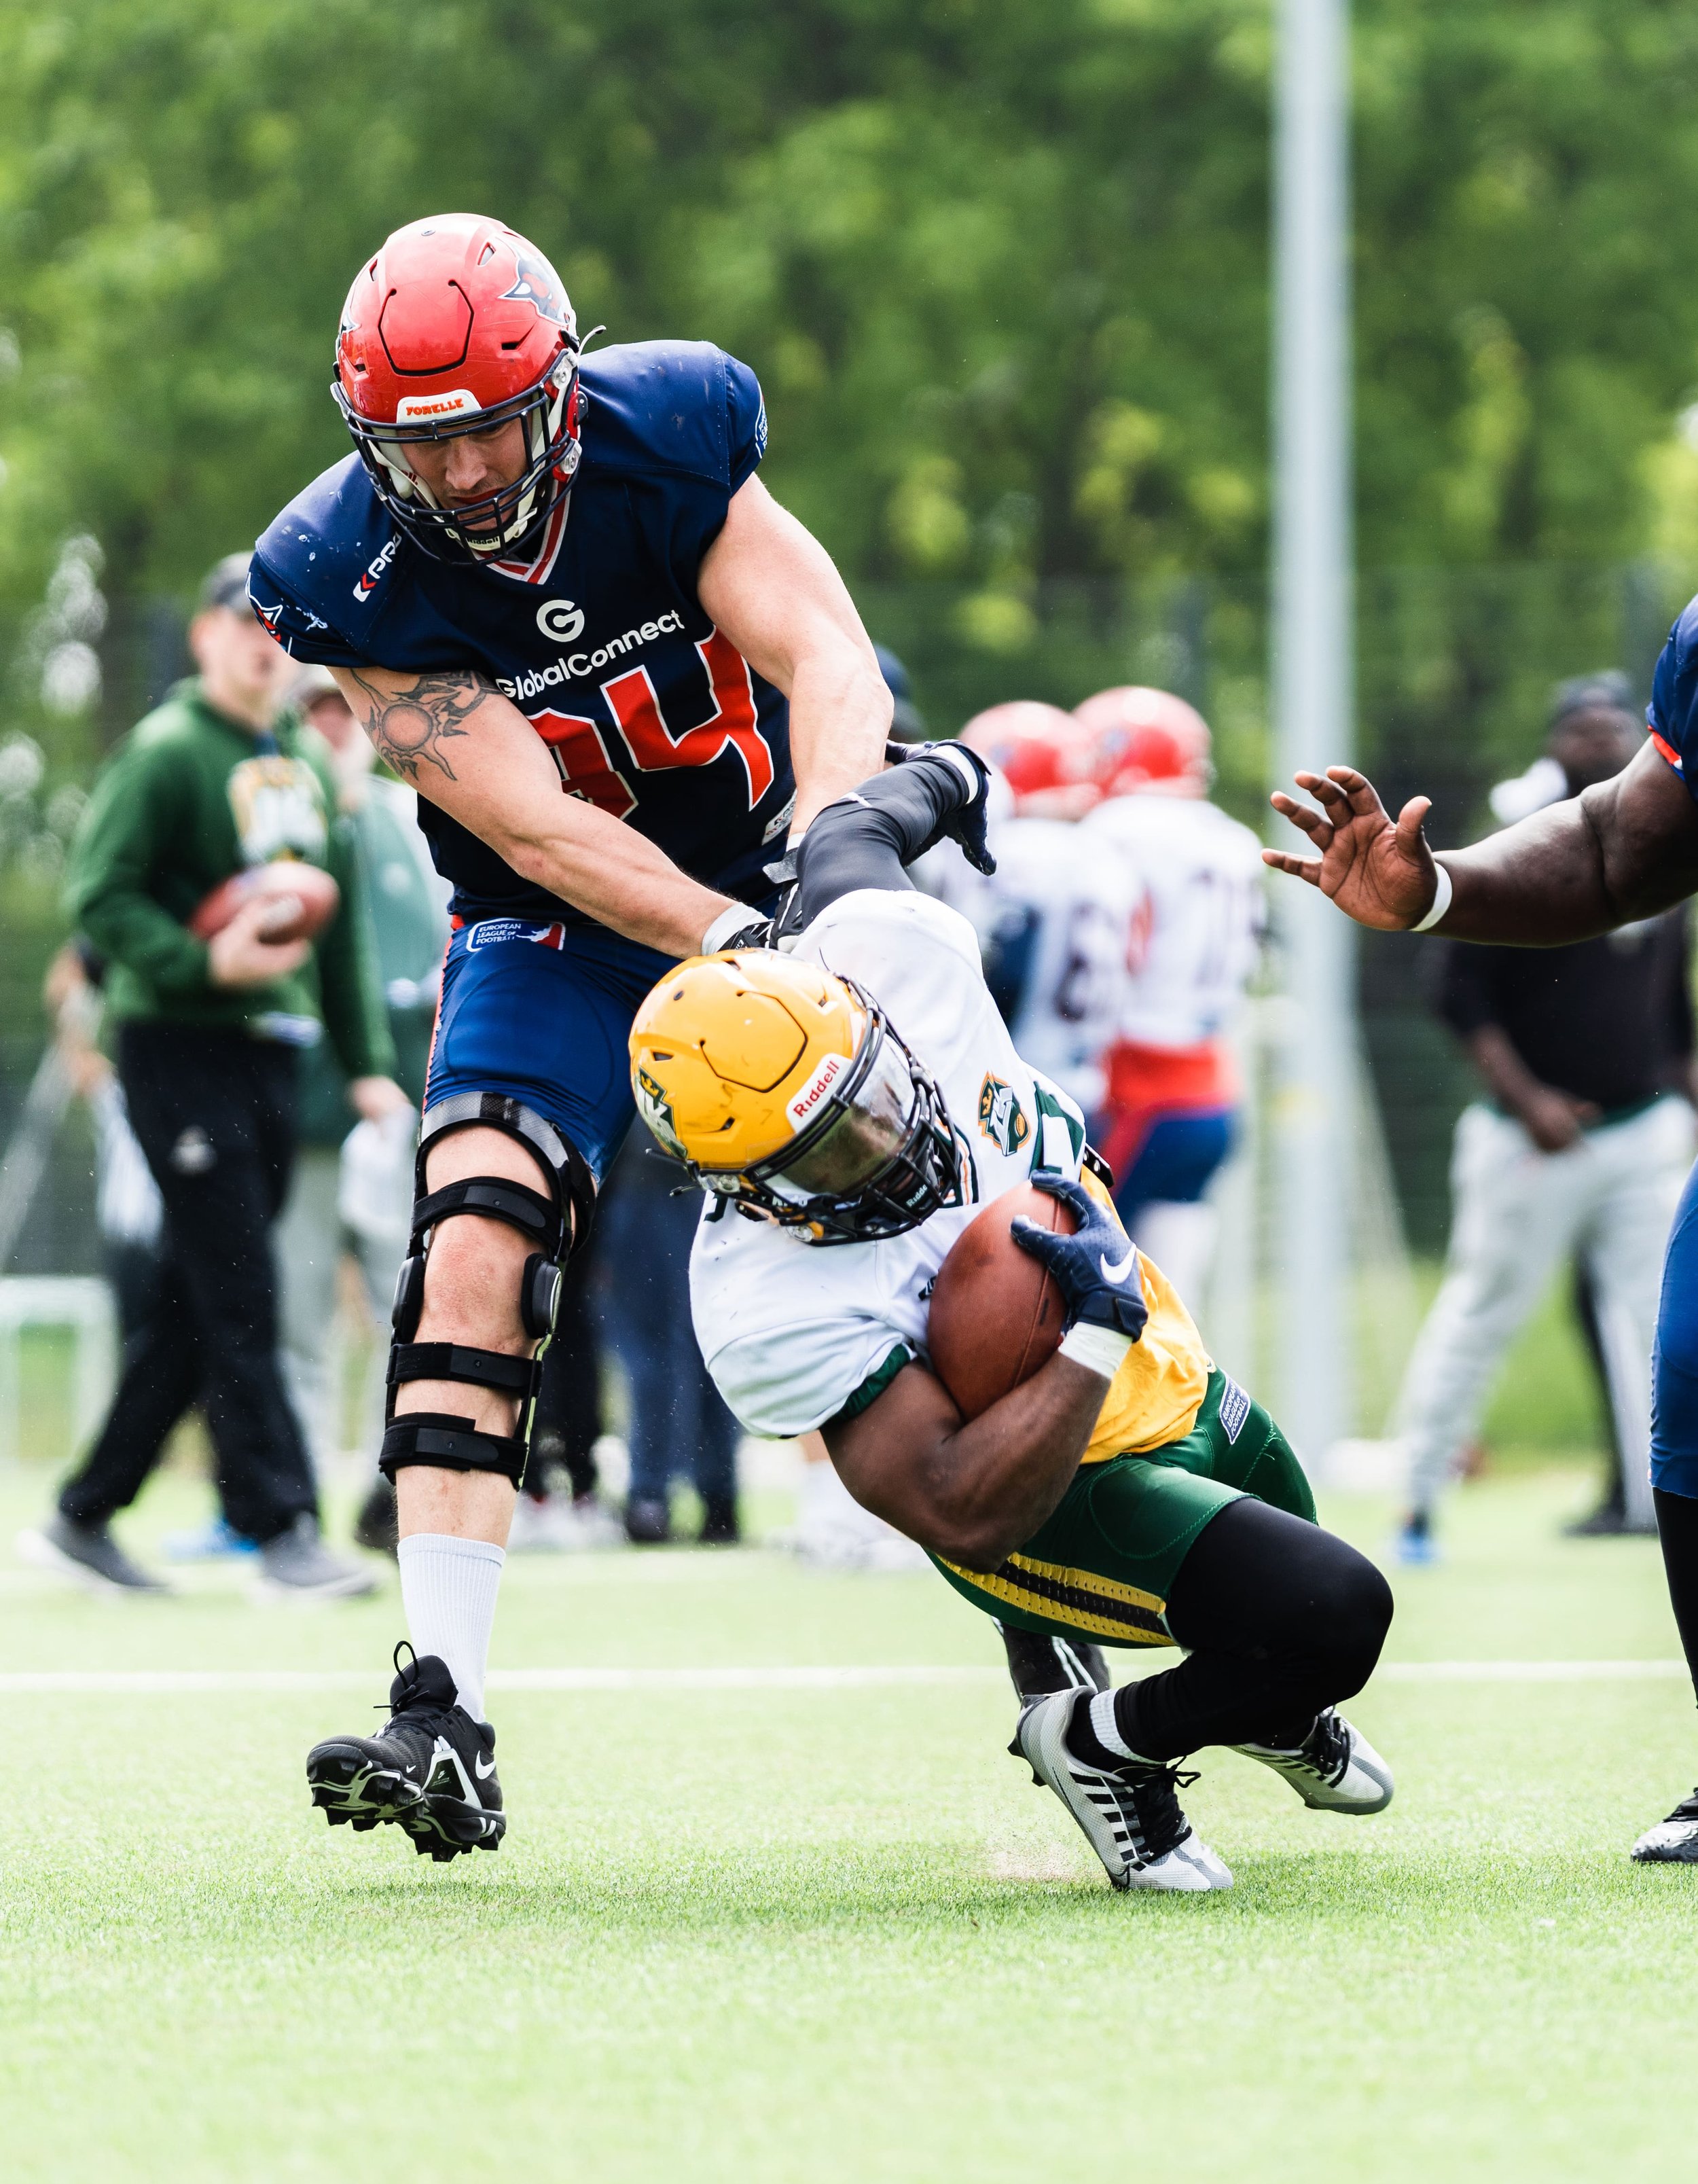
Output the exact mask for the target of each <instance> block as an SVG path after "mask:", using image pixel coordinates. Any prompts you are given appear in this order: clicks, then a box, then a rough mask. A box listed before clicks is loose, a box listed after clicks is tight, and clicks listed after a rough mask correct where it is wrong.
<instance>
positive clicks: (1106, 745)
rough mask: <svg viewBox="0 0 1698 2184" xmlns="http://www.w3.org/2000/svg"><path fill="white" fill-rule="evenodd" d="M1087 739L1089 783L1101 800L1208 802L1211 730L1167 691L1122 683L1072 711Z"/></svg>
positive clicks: (1212, 772)
mask: <svg viewBox="0 0 1698 2184" xmlns="http://www.w3.org/2000/svg"><path fill="white" fill-rule="evenodd" d="M1073 718H1074V720H1075V721H1077V723H1078V725H1079V726H1080V727H1082V728H1083V729H1084V730H1085V731H1086V733H1087V734H1088V736H1089V738H1090V742H1091V758H1090V771H1091V777H1092V778H1093V779H1094V781H1095V783H1096V784H1097V787H1098V788H1099V789H1100V791H1101V792H1102V794H1103V795H1104V796H1105V797H1108V796H1136V795H1137V794H1138V792H1139V791H1140V790H1143V789H1148V790H1150V791H1152V792H1154V793H1155V794H1160V795H1166V796H1206V795H1207V794H1208V792H1209V784H1210V783H1211V781H1212V780H1213V779H1214V777H1215V768H1214V762H1213V760H1212V759H1211V756H1210V749H1211V738H1210V735H1209V724H1208V722H1207V721H1205V719H1204V718H1203V716H1202V715H1201V714H1200V712H1198V710H1196V708H1195V707H1194V705H1187V704H1186V703H1185V700H1184V699H1183V698H1176V697H1175V696H1174V695H1173V694H1172V692H1171V691H1169V690H1148V689H1144V688H1142V687H1140V686H1139V685H1138V684H1136V683H1125V684H1122V686H1121V688H1118V689H1115V690H1099V691H1098V693H1097V694H1096V696H1095V697H1094V698H1087V699H1086V700H1085V702H1084V703H1083V705H1076V706H1075V707H1074V709H1073Z"/></svg>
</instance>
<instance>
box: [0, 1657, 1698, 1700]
mask: <svg viewBox="0 0 1698 2184" xmlns="http://www.w3.org/2000/svg"><path fill="white" fill-rule="evenodd" d="M1685 1674H1687V1669H1686V1663H1684V1661H1388V1662H1386V1663H1384V1665H1383V1667H1381V1668H1380V1669H1378V1670H1377V1671H1376V1679H1375V1680H1376V1681H1383V1682H1385V1683H1395V1684H1596V1683H1648V1682H1655V1683H1662V1682H1664V1681H1670V1682H1672V1681H1675V1680H1679V1679H1680V1678H1682V1677H1684V1675H1685ZM382 1680H383V1674H382V1671H381V1669H12V1670H9V1671H7V1672H3V1673H0V1695H14V1694H23V1693H25V1692H30V1691H42V1692H50V1691H66V1692H77V1691H90V1692H137V1693H139V1692H148V1691H182V1692H187V1691H247V1692H250V1693H251V1692H256V1691H356V1690H365V1689H372V1690H375V1689H376V1687H377V1686H378V1685H380V1684H381V1682H382ZM1004 1680H1005V1672H1004V1671H1003V1670H1002V1669H993V1668H949V1669H945V1668H896V1667H888V1668H878V1667H855V1668H845V1667H803V1668H767V1669H491V1670H490V1672H489V1688H490V1689H491V1690H492V1691H857V1690H860V1691H866V1690H876V1689H881V1688H882V1689H888V1688H890V1687H892V1686H896V1685H950V1684H955V1685H973V1684H987V1683H989V1684H1000V1683H1002V1682H1003V1681H1004Z"/></svg>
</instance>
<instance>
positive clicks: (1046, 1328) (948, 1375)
mask: <svg viewBox="0 0 1698 2184" xmlns="http://www.w3.org/2000/svg"><path fill="white" fill-rule="evenodd" d="M1016 1213H1025V1214H1028V1215H1029V1216H1030V1217H1031V1218H1032V1219H1033V1220H1034V1221H1036V1222H1038V1223H1040V1224H1041V1226H1043V1227H1044V1228H1045V1229H1060V1230H1061V1232H1062V1233H1063V1234H1069V1235H1071V1234H1072V1230H1073V1227H1074V1222H1073V1217H1072V1214H1071V1213H1070V1212H1068V1211H1067V1209H1066V1206H1063V1205H1062V1204H1061V1202H1060V1201H1059V1200H1056V1199H1054V1198H1051V1197H1049V1195H1048V1194H1047V1193H1046V1192H1044V1191H1041V1190H1033V1187H1032V1185H1031V1184H1029V1183H1017V1184H1016V1185H1015V1186H1014V1189H1013V1190H1005V1191H1004V1193H1003V1194H1002V1195H1001V1197H1000V1198H994V1199H993V1200H992V1201H991V1202H990V1204H989V1205H988V1206H986V1208H985V1210H984V1212H983V1213H981V1214H979V1215H978V1216H977V1217H976V1218H975V1219H974V1220H972V1221H971V1222H969V1223H968V1224H967V1226H966V1228H965V1229H963V1230H962V1231H961V1233H960V1235H959V1236H958V1237H956V1239H955V1242H954V1244H953V1245H951V1246H950V1247H949V1256H948V1257H947V1258H946V1259H945V1260H944V1263H943V1265H942V1266H941V1267H939V1268H938V1279H937V1281H936V1283H935V1284H934V1285H933V1290H932V1303H931V1308H930V1318H929V1321H928V1323H927V1334H926V1340H927V1346H928V1347H929V1349H930V1351H931V1352H932V1370H933V1372H934V1373H936V1374H937V1376H938V1379H940V1380H941V1381H942V1382H943V1384H944V1386H945V1387H946V1388H947V1389H948V1390H949V1394H950V1395H951V1396H952V1397H953V1398H954V1400H955V1407H956V1409H957V1410H959V1411H960V1413H961V1416H962V1417H963V1418H977V1416H978V1415H979V1413H980V1412H981V1411H988V1409H989V1408H990V1407H991V1405H992V1404H993V1403H994V1402H995V1401H997V1400H998V1399H999V1397H1000V1396H1005V1395H1006V1394H1007V1393H1008V1391H1009V1390H1010V1388H1017V1387H1018V1386H1019V1385H1020V1384H1021V1382H1022V1380H1029V1379H1031V1377H1032V1375H1033V1373H1035V1372H1036V1371H1037V1370H1038V1367H1039V1366H1040V1365H1041V1364H1043V1363H1044V1360H1045V1359H1046V1358H1048V1357H1050V1356H1051V1355H1052V1353H1053V1352H1054V1351H1055V1348H1056V1346H1057V1345H1058V1344H1059V1343H1060V1341H1061V1326H1062V1312H1063V1307H1062V1302H1061V1291H1060V1290H1058V1289H1057V1288H1056V1286H1055V1283H1054V1282H1053V1281H1052V1280H1051V1279H1049V1275H1048V1274H1047V1273H1045V1272H1044V1268H1042V1267H1041V1266H1040V1265H1039V1264H1038V1261H1037V1260H1036V1259H1034V1258H1033V1256H1032V1255H1031V1254H1030V1252H1027V1251H1022V1250H1021V1248H1020V1246H1019V1245H1018V1244H1016V1242H1015V1240H1014V1239H1013V1237H1012V1236H1010V1234H1009V1233H1008V1230H1009V1223H1010V1222H1011V1221H1012V1220H1013V1218H1014V1217H1015V1215H1016Z"/></svg>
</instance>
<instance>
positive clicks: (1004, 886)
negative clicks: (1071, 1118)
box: [921, 702, 1138, 1114]
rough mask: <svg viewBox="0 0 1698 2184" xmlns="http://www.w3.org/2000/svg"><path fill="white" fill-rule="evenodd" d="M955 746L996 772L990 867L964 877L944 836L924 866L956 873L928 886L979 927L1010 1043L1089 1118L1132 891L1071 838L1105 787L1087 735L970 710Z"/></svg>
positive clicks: (1109, 1029) (1106, 860) (1070, 721)
mask: <svg viewBox="0 0 1698 2184" xmlns="http://www.w3.org/2000/svg"><path fill="white" fill-rule="evenodd" d="M961 741H962V742H963V743H964V744H966V746H967V748H968V749H969V750H973V751H977V753H978V755H979V756H980V757H981V758H983V759H984V760H986V761H987V763H988V765H990V766H992V767H993V768H994V776H993V783H996V781H997V780H998V779H999V781H1000V783H1002V784H1003V793H1002V794H996V792H995V789H994V791H993V802H992V805H991V811H990V818H989V837H990V844H991V848H992V850H993V851H994V854H995V857H996V871H995V872H994V874H991V875H988V876H983V875H981V874H979V873H977V872H973V871H972V869H971V866H969V865H968V864H967V862H966V859H965V858H964V857H963V856H962V855H961V854H960V851H959V850H956V849H955V847H954V846H953V845H952V844H944V845H943V846H941V847H939V848H938V849H937V850H933V851H932V853H931V855H930V856H929V857H927V860H926V863H927V866H928V867H931V868H934V869H938V870H939V871H940V872H943V873H944V874H947V875H950V876H952V877H954V878H955V889H953V890H949V889H938V892H939V894H941V895H942V897H943V899H944V900H947V901H949V902H950V903H951V906H952V907H953V908H955V909H958V910H960V911H963V912H964V913H965V915H966V917H969V918H970V919H971V922H972V924H973V926H974V927H975V928H976V930H977V933H978V936H979V946H980V950H981V951H982V952H983V957H984V967H985V982H986V983H987V984H988V986H989V988H990V991H991V997H992V999H993V1000H994V1001H995V1003H996V1005H997V1008H998V1010H999V1011H1000V1013H1001V1016H1002V1020H1003V1022H1005V1024H1006V1025H1007V1026H1008V1028H1009V1030H1010V1033H1011V1034H1013V1038H1014V1043H1015V1045H1016V1047H1017V1048H1018V1049H1019V1050H1020V1052H1021V1053H1022V1054H1023V1055H1024V1056H1026V1058H1027V1061H1030V1062H1031V1063H1032V1064H1033V1067H1034V1068H1038V1069H1041V1070H1042V1071H1043V1072H1044V1074H1045V1075H1046V1076H1047V1077H1049V1078H1052V1079H1053V1080H1054V1081H1055V1083H1056V1084H1060V1085H1061V1088H1062V1089H1063V1090H1064V1091H1066V1093H1067V1094H1068V1095H1069V1096H1070V1097H1071V1098H1072V1099H1073V1100H1077V1102H1078V1105H1079V1106H1080V1107H1081V1108H1082V1109H1083V1112H1085V1113H1086V1114H1094V1113H1095V1112H1096V1111H1097V1110H1098V1109H1099V1108H1100V1106H1102V1104H1103V1101H1104V1098H1105V1093H1106V1090H1107V1078H1106V1074H1105V1069H1104V1066H1103V1062H1104V1056H1105V1051H1106V1050H1107V1048H1108V1046H1109V1045H1110V1043H1111V1040H1112V1039H1113V1038H1114V1036H1115V1034H1116V1029H1117V1022H1116V1017H1117V1011H1118V1009H1119V1006H1120V1003H1121V999H1122V982H1123V979H1124V975H1125V960H1126V950H1127V933H1128V931H1129V930H1130V925H1131V919H1132V916H1133V910H1134V908H1135V906H1136V904H1137V901H1138V886H1137V883H1136V881H1135V879H1134V877H1133V873H1132V872H1131V871H1130V869H1129V868H1128V866H1127V863H1126V861H1124V860H1123V859H1122V858H1119V857H1116V856H1112V855H1100V854H1092V853H1091V852H1090V851H1089V850H1087V848H1086V845H1085V844H1084V842H1083V838H1082V837H1081V835H1080V833H1079V827H1078V822H1079V821H1080V820H1081V819H1083V817H1084V816H1085V814H1086V813H1087V812H1088V811H1089V810H1090V809H1091V807H1092V806H1093V805H1094V804H1096V802H1097V801H1098V799H1099V797H1100V794H1101V792H1100V789H1099V788H1098V787H1097V784H1096V783H1095V782H1094V780H1093V779H1092V777H1091V772H1090V767H1091V761H1092V757H1093V755H1094V752H1093V745H1092V743H1091V740H1090V738H1089V737H1088V734H1086V733H1083V732H1082V730H1081V728H1080V727H1079V724H1078V722H1077V721H1075V720H1074V718H1073V716H1072V714H1070V713H1064V712H1062V711H1061V709H1060V708H1059V707H1058V706H1055V705H1036V704H1032V703H1025V702H1022V703H1019V704H1015V705H994V706H992V707H991V708H990V710H988V712H983V713H980V714H978V715H977V716H975V717H974V718H973V719H972V720H971V721H968V723H967V725H966V727H965V728H963V729H962V731H961ZM946 859H947V860H949V863H947V864H946V863H944V860H946ZM962 874H965V875H966V879H967V882H968V884H967V885H966V888H965V889H962V888H961V887H960V877H959V876H960V875H962ZM921 883H922V884H924V883H925V876H921Z"/></svg>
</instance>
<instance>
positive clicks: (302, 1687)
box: [0, 1667, 1007, 1696]
mask: <svg viewBox="0 0 1698 2184" xmlns="http://www.w3.org/2000/svg"><path fill="white" fill-rule="evenodd" d="M384 1680H385V1677H384V1674H383V1672H382V1671H381V1669H16V1670H13V1671H11V1672H9V1673H0V1696H4V1695H6V1694H8V1693H11V1692H25V1691H114V1692H115V1691H351V1690H354V1689H358V1688H362V1687H365V1686H367V1685H369V1686H370V1687H371V1688H373V1689H376V1687H377V1686H378V1685H380V1684H381V1683H382V1682H383V1681H384ZM1006 1681H1007V1677H1006V1674H1005V1671H1004V1670H1002V1669H988V1668H987V1669H909V1668H811V1667H810V1668H782V1669H779V1668H774V1669H491V1670H490V1672H489V1688H490V1689H491V1691H837V1690H846V1689H848V1690H853V1689H857V1688H859V1689H866V1688H870V1687H873V1686H878V1685H894V1684H982V1683H987V1682H990V1683H1005V1682H1006Z"/></svg>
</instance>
